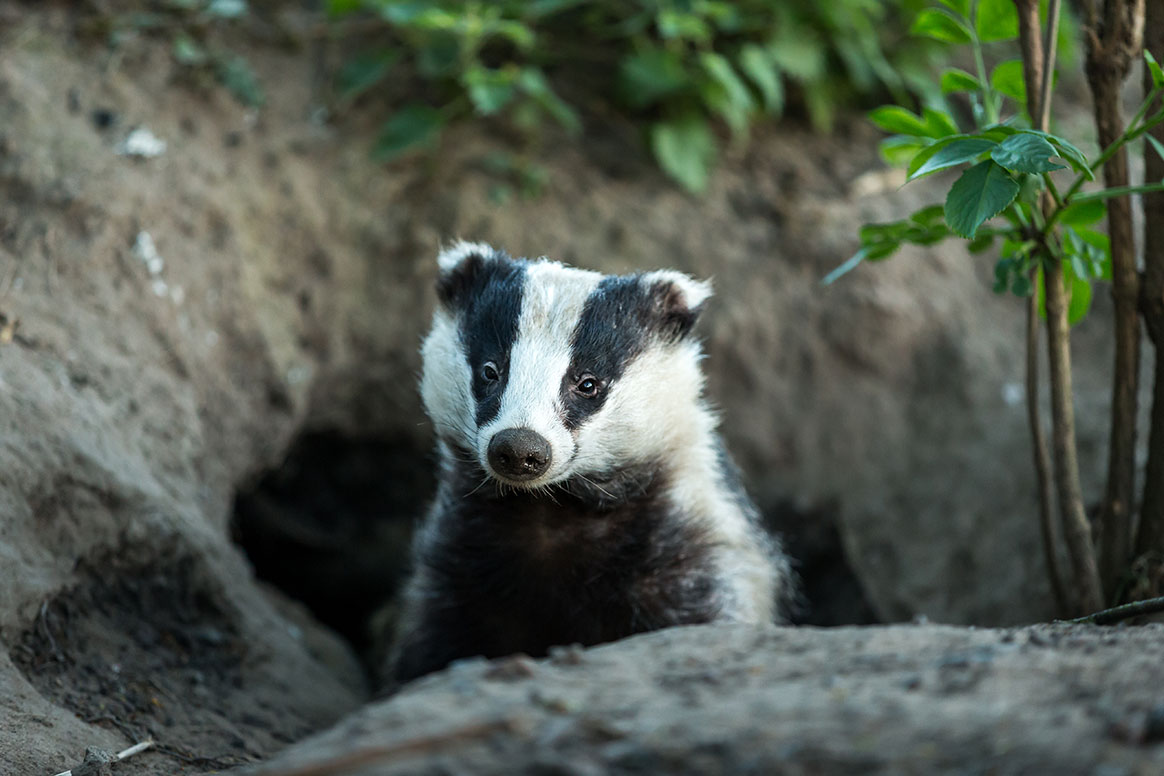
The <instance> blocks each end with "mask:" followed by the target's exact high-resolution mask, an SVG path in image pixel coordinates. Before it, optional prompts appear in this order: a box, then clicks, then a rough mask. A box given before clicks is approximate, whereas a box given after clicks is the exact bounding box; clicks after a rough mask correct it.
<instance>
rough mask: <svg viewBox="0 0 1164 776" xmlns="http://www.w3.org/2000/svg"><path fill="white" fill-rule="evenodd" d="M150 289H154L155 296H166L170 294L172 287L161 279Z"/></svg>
mask: <svg viewBox="0 0 1164 776" xmlns="http://www.w3.org/2000/svg"><path fill="white" fill-rule="evenodd" d="M150 287H151V288H153V290H154V295H155V296H165V295H166V294H168V293H170V287H169V286H168V285H167V284H166V281H164V280H162V279H161V278H158V279H157V280H155V281H154V282H153V283H152V284H151V286H150Z"/></svg>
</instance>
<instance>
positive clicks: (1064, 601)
mask: <svg viewBox="0 0 1164 776" xmlns="http://www.w3.org/2000/svg"><path fill="white" fill-rule="evenodd" d="M1037 282H1038V273H1037V272H1032V273H1031V283H1032V285H1034V284H1035V283H1037ZM1026 346H1027V380H1026V385H1027V425H1028V427H1029V428H1030V432H1031V452H1032V454H1033V455H1034V462H1035V479H1036V481H1037V484H1038V487H1039V491H1038V492H1039V529H1040V533H1041V535H1042V537H1043V558H1044V561H1045V562H1046V564H1047V577H1048V578H1049V580H1050V582H1051V593H1052V594H1053V595H1054V596H1055V611H1056V612H1058V616H1060V617H1062V616H1064V613H1066V612H1069V611H1071V608H1072V607H1071V605H1070V603H1069V601H1068V598H1067V591H1066V588H1065V587H1064V584H1063V571H1062V569H1060V568H1059V549H1058V548H1059V537H1058V533H1059V532H1058V531H1057V530H1056V528H1055V517H1054V514H1053V512H1052V509H1051V504H1052V500H1053V499H1054V495H1053V493H1052V489H1051V461H1050V458H1049V457H1048V455H1047V438H1046V436H1045V435H1044V434H1043V420H1042V418H1041V417H1040V415H1041V413H1040V412H1039V299H1038V294H1031V295H1030V296H1029V297H1028V298H1027V342H1026Z"/></svg>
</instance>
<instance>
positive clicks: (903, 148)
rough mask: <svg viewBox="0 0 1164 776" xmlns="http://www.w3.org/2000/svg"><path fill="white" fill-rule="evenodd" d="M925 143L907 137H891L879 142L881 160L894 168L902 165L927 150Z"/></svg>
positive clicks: (924, 141)
mask: <svg viewBox="0 0 1164 776" xmlns="http://www.w3.org/2000/svg"><path fill="white" fill-rule="evenodd" d="M927 142H928V141H926V140H921V139H919V138H916V137H911V136H908V135H891V136H890V137H887V138H885V139H884V140H882V141H881V158H882V159H884V160H885V161H886V163H887V164H890V165H892V166H894V167H897V166H900V165H904V164H906V163H908V162H909V160H910V159H913V158H914V157H915V156H917V154H918V153H919V152H921V151H922V150H923V149H925V148H927V145H926V143H927Z"/></svg>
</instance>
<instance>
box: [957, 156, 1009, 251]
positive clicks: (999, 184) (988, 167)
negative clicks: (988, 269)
mask: <svg viewBox="0 0 1164 776" xmlns="http://www.w3.org/2000/svg"><path fill="white" fill-rule="evenodd" d="M1018 192H1019V185H1018V182H1017V181H1016V180H1015V179H1014V178H1012V177H1011V176H1010V173H1008V172H1007V171H1006V170H1004V169H1003V168H1002V167H999V166H998V165H997V164H995V163H994V162H993V161H991V160H989V159H987V160H986V161H984V162H979V163H978V164H976V165H974V166H973V167H971V168H970V169H968V170H966V172H964V173H962V177H960V178H959V179H958V180H957V181H955V182H954V185H953V186H952V187H950V193H949V195H948V196H947V197H946V223H948V224H949V225H950V228H951V229H953V230H954V232H955V233H956V234H959V235H961V236H962V237H968V238H972V237H974V234H975V232H977V231H978V227H979V226H981V225H982V222H983V221H985V220H986V219H988V218H992V217H993V216H995V215H997V214H998V213H999V212H1001V211H1002V210H1003V208H1005V207H1006V206H1007V205H1009V204H1010V203H1011V202H1013V201H1014V198H1015V197H1016V196H1017V195H1018Z"/></svg>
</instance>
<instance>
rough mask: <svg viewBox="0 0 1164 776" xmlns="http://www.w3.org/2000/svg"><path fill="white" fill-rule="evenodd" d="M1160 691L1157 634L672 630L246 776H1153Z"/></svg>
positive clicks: (473, 686)
mask: <svg viewBox="0 0 1164 776" xmlns="http://www.w3.org/2000/svg"><path fill="white" fill-rule="evenodd" d="M1161 688H1164V625H1152V626H1146V627H1141V628H1126V629H1101V628H1095V627H1091V626H1036V627H1030V628H1021V629H1013V630H974V629H966V628H952V627H942V626H930V625H927V626H893V627H863V628H837V629H827V630H822V629H816V628H784V629H779V628H767V629H756V628H750V627H743V626H740V627H722V626H721V627H713V626H699V627H689V628H677V629H672V630H669V631H663V632H659V633H653V634H647V635H644V636H638V637H634V638H631V639H628V640H626V641H623V642H621V643H617V644H613V645H609V646H605V647H599V648H596V649H590V650H578V649H562V650H559V651H558V652H557V653H556V654H555V655H552V656H551V657H550V658H548V659H546V660H543V661H536V662H535V661H532V660H529V659H526V658H511V659H508V660H501V661H496V662H493V663H488V662H485V661H483V660H474V661H466V662H463V663H459V664H455V665H454V666H453V667H452V668H451V669H450V670H448V671H446V672H444V673H442V674H439V675H436V676H433V677H431V678H428V679H425V680H421V681H419V682H417V683H416V684H414V685H413V686H411V687H408V688H406V689H405V690H404V691H403V692H401V693H400V694H399V695H398V696H396V697H394V698H392V699H390V700H387V701H384V702H381V703H378V704H374V705H371V706H369V707H367V708H365V709H363V710H361V711H360V712H358V713H356V714H354V715H352V716H351V717H349V718H348V719H346V720H344V721H343V722H342V723H340V724H339V725H337V726H336V727H335V728H334V729H333V730H331V731H328V732H327V733H323V734H321V735H318V736H315V737H313V738H311V739H309V740H308V741H305V742H303V743H302V744H298V745H296V746H294V747H292V748H291V749H290V750H289V751H287V752H285V753H283V754H281V755H279V756H277V757H275V758H274V759H273V760H272V761H271V762H270V763H268V764H266V765H264V766H261V767H258V768H254V769H251V770H246V771H242V772H240V776H241V774H242V773H245V774H247V776H299V774H307V773H335V774H339V773H342V774H345V776H356V775H357V774H363V775H366V776H370V775H371V774H385V775H386V774H397V773H400V774H404V773H479V774H505V773H509V774H518V773H521V774H544V773H563V774H603V773H610V774H633V773H676V774H688V773H689V774H718V773H722V774H741V773H753V774H764V773H791V774H799V773H805V774H808V773H829V774H838V773H839V774H849V773H851V774H878V773H884V774H934V773H951V774H985V773H990V774H1060V775H1063V776H1073V775H1074V774H1080V775H1082V774H1099V773H1103V774H1109V773H1110V774H1117V773H1119V774H1143V776H1148V775H1149V774H1158V773H1160V772H1161V769H1164V689H1161ZM329 763H330V764H331V766H330V767H331V768H332V770H329V769H328V768H327V767H325V765H327V764H329ZM341 765H343V766H344V767H342V768H341V767H339V766H341ZM313 767H314V769H313Z"/></svg>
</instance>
